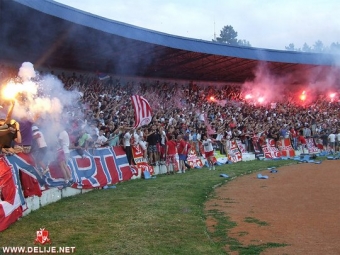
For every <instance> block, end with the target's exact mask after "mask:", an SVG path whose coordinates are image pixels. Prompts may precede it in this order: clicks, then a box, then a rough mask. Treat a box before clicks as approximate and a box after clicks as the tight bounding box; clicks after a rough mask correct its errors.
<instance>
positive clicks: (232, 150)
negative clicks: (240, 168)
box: [227, 140, 242, 163]
mask: <svg viewBox="0 0 340 255" xmlns="http://www.w3.org/2000/svg"><path fill="white" fill-rule="evenodd" d="M227 155H228V161H231V162H233V163H236V162H239V161H242V153H241V152H240V151H239V149H238V147H237V143H236V141H235V140H231V141H230V143H229V146H228V147H227Z"/></svg>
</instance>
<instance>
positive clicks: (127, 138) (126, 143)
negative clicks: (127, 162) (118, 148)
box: [123, 132, 131, 146]
mask: <svg viewBox="0 0 340 255" xmlns="http://www.w3.org/2000/svg"><path fill="white" fill-rule="evenodd" d="M130 139H131V134H130V132H126V133H125V135H124V139H123V144H124V146H131V144H130Z"/></svg>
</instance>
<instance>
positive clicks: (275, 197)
mask: <svg viewBox="0 0 340 255" xmlns="http://www.w3.org/2000/svg"><path fill="white" fill-rule="evenodd" d="M260 173H261V174H262V175H267V176H268V177H269V178H268V179H258V178H257V174H258V173H253V174H250V175H246V176H242V177H238V178H236V179H234V180H232V181H230V182H228V183H227V184H226V185H223V186H221V187H219V188H217V189H216V196H217V197H216V198H214V199H212V200H209V201H208V202H207V203H206V210H219V211H223V212H224V213H225V214H226V215H227V216H230V217H231V220H232V221H235V222H236V223H237V226H236V227H235V228H232V229H231V231H230V232H229V236H230V237H233V238H236V239H237V240H239V242H241V243H242V244H243V245H250V244H254V245H259V244H261V243H268V242H274V243H285V244H288V246H285V247H278V248H270V249H266V250H265V251H264V252H263V253H261V254H264V255H268V254H270V255H271V254H275V255H276V254H277V255H279V254H285V255H287V254H289V255H297V254H304V255H306V254H309V255H314V254H316V255H333V254H334V255H338V254H340V160H325V161H323V162H322V163H321V164H313V163H303V164H296V165H292V166H286V167H281V168H279V169H278V172H277V173H270V171H269V170H266V171H262V172H260ZM247 217H251V219H256V220H259V221H262V222H264V223H267V224H268V225H266V224H258V223H247V222H245V221H244V220H245V218H247ZM214 224H215V222H214V220H213V219H211V218H208V219H207V227H208V228H209V229H210V230H213V225H214ZM226 249H227V250H228V247H226ZM231 254H237V253H231Z"/></svg>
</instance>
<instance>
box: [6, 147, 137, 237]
mask: <svg viewBox="0 0 340 255" xmlns="http://www.w3.org/2000/svg"><path fill="white" fill-rule="evenodd" d="M90 152H91V153H90ZM90 152H89V151H84V155H83V157H82V156H80V155H79V154H78V153H77V152H76V151H75V150H71V152H70V159H69V161H68V164H67V165H68V168H69V170H70V172H71V173H72V177H73V180H74V183H73V184H72V186H71V187H73V188H81V189H92V188H98V187H104V186H106V185H108V184H116V183H118V182H122V181H127V180H130V179H132V177H133V176H135V175H137V174H138V172H137V171H136V170H135V168H133V167H130V165H129V164H128V161H127V157H126V154H125V151H124V150H123V148H122V147H121V146H116V147H104V148H97V149H93V150H90ZM49 168H50V171H49V172H48V173H47V174H46V175H45V176H42V175H41V173H40V172H39V171H38V170H37V168H36V165H35V162H34V160H33V158H32V156H31V155H30V154H24V153H18V154H14V155H12V156H8V157H7V156H1V157H0V190H1V191H0V193H1V194H0V231H3V230H4V229H6V228H8V226H9V225H10V224H12V223H13V222H15V221H16V220H17V219H18V218H19V217H21V216H22V212H23V210H25V209H26V201H25V197H30V196H41V195H42V190H45V189H48V188H52V187H65V180H64V179H63V175H62V172H61V170H60V167H59V164H58V161H57V160H55V161H53V162H51V163H50V165H49Z"/></svg>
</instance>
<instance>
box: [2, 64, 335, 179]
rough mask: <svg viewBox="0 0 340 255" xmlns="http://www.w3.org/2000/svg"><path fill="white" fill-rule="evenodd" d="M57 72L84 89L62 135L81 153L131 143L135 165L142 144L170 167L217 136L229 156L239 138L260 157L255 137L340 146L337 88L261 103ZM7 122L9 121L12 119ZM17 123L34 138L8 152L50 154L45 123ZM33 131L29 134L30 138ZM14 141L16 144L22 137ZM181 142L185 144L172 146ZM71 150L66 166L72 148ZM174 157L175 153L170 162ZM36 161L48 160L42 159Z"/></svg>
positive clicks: (225, 91) (234, 94) (68, 84)
mask: <svg viewBox="0 0 340 255" xmlns="http://www.w3.org/2000/svg"><path fill="white" fill-rule="evenodd" d="M0 74H1V75H0V78H2V81H5V80H6V79H7V80H8V77H12V78H14V77H15V72H14V71H11V70H9V71H8V70H7V69H5V68H4V67H2V70H1V73H0ZM51 74H53V75H55V76H56V77H58V79H59V80H61V81H62V83H63V84H64V89H65V90H67V91H73V90H77V91H78V92H79V98H78V100H77V101H74V102H73V103H72V104H71V105H68V106H67V107H65V108H64V111H65V113H67V115H68V116H69V118H68V120H67V123H65V130H62V131H63V132H64V138H63V136H60V134H59V138H60V139H61V141H62V140H63V139H66V140H67V135H68V137H69V143H68V142H67V141H64V147H65V146H66V147H69V149H75V150H77V151H78V153H79V155H81V156H82V155H83V152H84V150H88V151H90V150H91V148H96V147H102V146H123V147H124V148H125V151H126V153H127V157H128V161H129V163H130V164H133V158H132V155H131V144H134V143H136V144H137V143H138V144H140V145H141V147H142V148H143V150H144V157H145V158H147V159H148V162H149V163H150V164H152V165H155V164H159V163H162V164H163V163H166V164H169V163H171V161H172V160H173V159H172V158H171V157H172V156H173V155H172V154H173V153H178V154H186V153H187V151H188V148H189V147H190V146H191V147H192V148H195V149H196V153H197V154H198V155H200V154H201V153H202V151H201V150H200V149H199V144H200V142H202V140H203V138H204V137H206V139H207V138H209V139H211V140H212V141H213V142H214V144H215V146H216V148H217V149H218V150H219V151H220V152H221V153H222V154H226V151H227V148H228V144H229V141H230V140H231V139H239V140H240V141H241V142H242V143H243V144H244V145H245V148H246V150H247V151H248V152H253V151H254V148H253V143H252V141H253V140H252V139H253V138H254V137H257V138H258V143H259V144H260V145H261V143H263V142H264V141H265V139H266V138H272V139H274V140H275V141H278V140H279V139H282V138H290V139H291V142H292V146H293V147H294V149H295V150H298V149H300V150H302V151H303V150H304V146H305V144H306V141H305V138H310V137H312V138H314V140H315V142H316V144H317V145H318V146H319V148H320V149H321V150H328V151H332V152H335V151H339V148H340V122H339V117H340V116H339V97H338V96H339V93H338V92H339V91H334V93H335V96H334V97H333V98H332V99H331V100H330V99H329V98H328V96H326V95H324V94H321V93H320V94H318V95H317V96H316V97H314V99H313V100H312V101H310V102H308V103H307V102H303V101H301V100H300V101H299V99H298V98H295V99H294V98H293V96H292V95H291V94H289V93H291V90H287V91H286V93H287V95H286V96H283V97H282V96H281V98H283V100H277V101H275V103H273V102H270V103H269V102H267V103H261V102H259V101H256V100H254V101H251V100H249V99H248V98H247V96H246V95H245V93H244V91H242V86H239V85H219V86H205V85H201V84H199V85H198V84H195V83H194V82H184V81H181V82H179V81H177V82H176V81H161V80H151V81H148V82H143V81H140V82H136V81H135V79H133V80H131V81H124V82H123V81H121V80H120V79H115V78H113V77H107V78H106V79H104V80H101V79H99V78H98V76H97V75H92V76H90V75H83V74H81V75H79V74H76V73H73V74H72V75H67V74H65V73H64V72H60V73H58V74H57V73H54V72H53V71H52V72H51ZM5 77H6V79H5ZM133 94H138V95H141V96H143V97H145V98H146V99H147V100H148V101H149V103H150V105H151V108H152V111H153V118H152V121H151V123H150V124H149V125H147V126H143V127H140V128H137V129H134V128H133V127H134V121H135V114H134V109H133V107H132V104H131V100H130V96H131V95H133ZM3 118H4V120H3V121H4V122H6V121H8V120H5V116H3ZM17 122H18V123H19V124H20V130H21V132H22V131H23V130H22V128H23V127H26V126H28V127H30V128H31V129H32V128H33V129H32V130H30V132H31V134H30V135H29V136H28V137H29V138H28V141H25V142H23V141H16V142H14V143H12V145H11V146H5V145H4V144H3V143H2V144H1V146H2V152H3V153H13V152H14V153H15V150H14V151H11V150H9V148H11V147H13V149H14V148H15V146H14V145H15V144H16V145H21V146H22V149H23V150H25V149H28V151H29V150H31V151H32V152H35V153H37V151H38V150H39V149H41V148H42V147H44V148H45V149H44V150H47V149H46V148H48V147H50V145H49V144H46V142H44V141H42V140H43V133H42V132H39V135H35V134H34V133H36V132H37V131H39V123H38V122H37V123H34V121H31V122H30V124H29V125H26V124H25V122H26V121H25V120H22V121H21V120H20V119H17ZM16 130H19V127H17V128H16ZM27 132H28V131H27V130H26V131H25V135H23V134H21V135H22V136H27V134H26V133H27ZM65 132H66V133H67V134H66V138H65ZM0 135H1V134H0ZM12 137H13V139H15V138H17V135H15V136H12ZM23 139H24V138H23ZM173 141H176V142H177V145H178V146H177V147H176V146H175V147H174V148H173V149H171V148H172V147H171V146H172V145H171V144H170V142H171V143H173ZM181 141H184V142H182V143H181ZM183 146H184V147H183ZM51 147H52V146H51ZM169 148H170V150H171V153H169V151H168V149H169ZM16 149H18V146H17V147H16ZM173 150H175V151H173ZM64 152H65V153H66V157H65V156H63V157H62V158H63V159H64V162H65V160H66V161H67V153H68V151H67V149H66V151H64ZM39 153H42V154H44V152H39ZM167 154H171V155H168V156H169V157H168V159H167V157H166V156H167ZM36 158H41V154H38V155H37V156H36ZM182 159H184V158H182ZM180 160H181V157H180ZM39 162H40V161H39ZM184 162H185V160H184ZM45 164H46V162H42V161H41V162H40V165H41V167H42V169H46V165H45ZM182 169H183V170H184V166H183V168H182ZM65 171H66V170H65ZM65 178H68V177H67V173H65Z"/></svg>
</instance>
